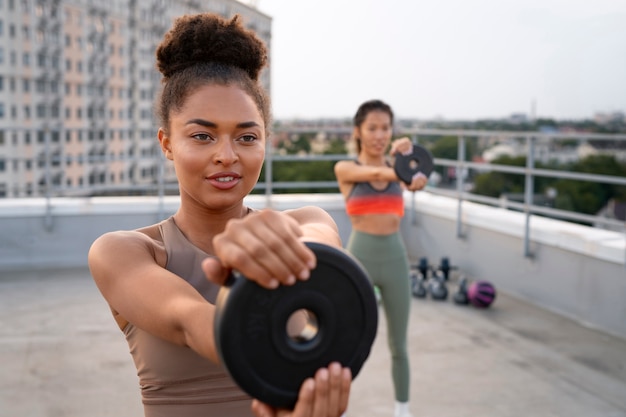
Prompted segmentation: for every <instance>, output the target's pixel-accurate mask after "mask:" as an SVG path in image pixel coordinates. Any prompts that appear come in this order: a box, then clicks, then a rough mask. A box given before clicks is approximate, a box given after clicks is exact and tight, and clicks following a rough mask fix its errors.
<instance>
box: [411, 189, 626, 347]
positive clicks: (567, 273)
mask: <svg viewBox="0 0 626 417" xmlns="http://www.w3.org/2000/svg"><path fill="white" fill-rule="evenodd" d="M412 197H413V196H412V195H407V196H406V197H405V200H406V201H407V207H414V211H409V212H408V213H407V215H406V216H405V218H404V220H403V225H402V231H403V236H404V240H405V242H406V245H407V250H408V252H409V253H410V254H411V256H413V257H414V260H415V261H416V262H417V260H418V259H419V258H420V257H427V258H428V259H429V263H431V264H439V263H440V259H441V258H442V257H444V256H445V257H448V258H449V259H450V262H451V264H453V265H455V266H457V267H458V268H459V269H458V273H459V274H464V275H465V276H467V277H468V278H469V279H470V280H476V279H483V280H488V281H490V282H492V283H493V284H494V285H495V287H496V289H497V290H500V291H504V292H506V293H508V294H511V295H513V296H516V297H518V298H521V299H524V300H527V301H529V302H531V303H533V304H535V305H538V306H540V307H543V308H546V309H548V310H551V311H554V312H556V313H559V314H562V315H565V316H567V317H570V318H572V319H574V320H577V321H579V322H581V323H584V324H586V325H589V326H592V327H596V328H599V329H601V330H604V331H607V332H609V333H611V334H615V335H618V336H620V337H622V338H626V320H624V318H625V317H626V303H625V302H624V300H626V265H625V258H626V236H625V235H624V234H623V233H618V232H612V231H605V230H599V229H594V228H591V227H586V226H581V225H577V224H573V223H569V222H564V221H559V220H554V219H548V218H542V217H538V216H533V217H532V218H531V221H530V227H529V235H530V252H531V256H529V257H526V256H525V255H524V228H525V216H524V214H522V213H518V212H514V211H510V210H505V209H501V208H496V207H489V206H485V205H481V204H474V203H471V202H463V203H462V208H461V213H462V214H461V219H462V225H461V237H457V234H458V233H457V223H456V219H457V213H458V201H457V200H456V199H451V198H448V197H441V196H437V195H433V194H431V193H428V192H421V193H416V194H415V196H414V197H415V200H414V201H411V199H412Z"/></svg>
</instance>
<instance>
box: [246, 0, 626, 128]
mask: <svg viewBox="0 0 626 417" xmlns="http://www.w3.org/2000/svg"><path fill="white" fill-rule="evenodd" d="M256 3H257V7H258V8H259V10H260V11H262V12H263V13H266V14H268V15H270V16H272V17H273V29H272V56H271V59H272V97H273V109H274V117H275V118H276V119H290V118H324V117H328V118H341V117H351V116H352V115H353V114H354V111H356V108H357V106H358V105H359V104H360V103H361V102H362V101H365V100H367V99H370V98H380V99H383V100H385V101H387V102H388V103H389V104H390V105H391V106H392V107H393V108H394V110H395V112H396V114H397V116H398V117H404V118H421V119H432V118H443V119H446V120H454V119H456V120H458V119H467V120H475V119H479V118H503V117H508V116H510V115H511V114H514V113H523V114H526V115H528V116H531V115H532V112H533V109H534V112H535V116H536V117H538V118H554V119H590V118H593V116H594V115H595V114H596V113H613V112H625V111H626V25H625V24H624V22H626V1H624V0H619V1H617V0H596V1H594V2H588V1H585V0H569V1H568V0H547V1H541V0H525V1H521V0H511V1H506V2H501V1H497V0H478V1H473V2H466V1H463V0H437V1H435V0H425V1H419V2H409V1H405V0H387V1H384V2H382V1H378V2H377V1H356V0H346V1H340V2H336V1H331V0H317V1H311V2H301V1H298V2H291V1H284V0H283V1H281V0H260V1H257V2H256Z"/></svg>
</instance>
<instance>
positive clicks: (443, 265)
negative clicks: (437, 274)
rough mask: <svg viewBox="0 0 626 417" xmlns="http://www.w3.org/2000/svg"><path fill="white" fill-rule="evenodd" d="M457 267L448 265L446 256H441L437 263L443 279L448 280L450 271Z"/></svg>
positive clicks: (448, 261)
mask: <svg viewBox="0 0 626 417" xmlns="http://www.w3.org/2000/svg"><path fill="white" fill-rule="evenodd" d="M455 269H458V268H457V267H456V266H453V265H450V259H448V257H445V256H444V257H443V258H441V263H440V264H439V270H440V271H441V272H442V274H443V279H444V280H445V281H448V279H450V271H453V270H455Z"/></svg>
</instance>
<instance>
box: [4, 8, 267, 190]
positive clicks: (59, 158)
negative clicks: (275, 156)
mask: <svg viewBox="0 0 626 417" xmlns="http://www.w3.org/2000/svg"><path fill="white" fill-rule="evenodd" d="M203 11H210V12H214V13H218V14H221V15H222V16H224V17H231V16H233V15H234V14H240V15H242V17H243V20H244V22H245V24H246V26H247V27H249V28H251V29H253V30H255V31H256V32H257V33H258V34H259V36H260V37H261V38H262V39H263V40H264V41H265V42H266V44H267V45H268V48H269V47H270V45H271V24H272V20H271V17H269V16H267V15H265V14H263V13H262V12H260V11H258V10H257V9H256V8H254V7H251V6H250V5H247V4H244V3H242V2H239V1H235V0H169V1H168V0H141V1H140V0H107V1H102V0H0V198H14V197H37V196H55V195H66V196H67V195H69V196H71V195H76V196H89V195H102V194H108V193H143V192H150V190H151V189H156V186H157V183H159V182H161V181H164V182H168V181H169V182H175V178H174V177H173V171H172V167H171V166H170V165H168V164H166V163H165V160H164V159H163V158H162V157H160V154H161V152H160V150H159V147H158V141H157V139H156V130H157V128H158V126H157V121H156V119H155V117H154V112H153V105H154V99H155V98H156V96H157V94H158V91H159V89H160V85H161V84H160V82H161V76H160V74H159V73H158V71H157V70H156V67H155V50H156V46H157V44H158V43H159V42H160V41H161V39H162V37H163V35H164V33H165V32H166V31H167V30H168V29H169V27H170V26H171V24H172V22H173V20H174V18H176V17H177V16H180V15H182V14H185V13H196V12H203ZM262 82H263V83H264V85H265V86H266V88H267V89H268V91H269V90H270V71H269V68H268V69H266V70H265V71H264V73H263V74H262Z"/></svg>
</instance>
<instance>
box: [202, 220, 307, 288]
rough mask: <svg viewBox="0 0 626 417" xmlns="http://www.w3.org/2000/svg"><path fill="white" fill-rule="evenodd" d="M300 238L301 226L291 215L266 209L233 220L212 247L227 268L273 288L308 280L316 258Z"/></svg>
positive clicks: (216, 238)
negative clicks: (298, 280)
mask: <svg viewBox="0 0 626 417" xmlns="http://www.w3.org/2000/svg"><path fill="white" fill-rule="evenodd" d="M301 237H302V231H301V229H300V226H299V224H298V223H297V222H296V221H295V220H294V219H293V218H292V217H291V216H289V215H287V214H284V213H280V212H276V211H272V210H263V211H260V212H256V213H253V214H250V215H248V216H246V217H245V218H243V219H238V220H233V221H230V222H229V223H228V224H227V226H226V229H225V230H224V232H223V233H220V234H219V235H217V236H216V237H215V238H214V239H213V247H214V248H215V252H216V255H217V257H218V258H219V259H220V261H221V263H222V265H223V266H224V267H225V268H229V269H236V270H238V271H239V272H241V273H242V274H243V275H245V276H246V277H247V278H249V279H251V280H254V281H256V282H258V283H259V284H260V285H262V286H265V287H268V288H274V287H276V286H277V285H278V284H284V285H291V284H294V283H295V281H296V280H297V279H307V278H308V277H309V275H310V270H311V269H312V268H314V267H315V255H314V253H313V251H311V250H310V249H309V248H308V247H307V246H306V245H305V244H304V242H303V241H302V240H301Z"/></svg>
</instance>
